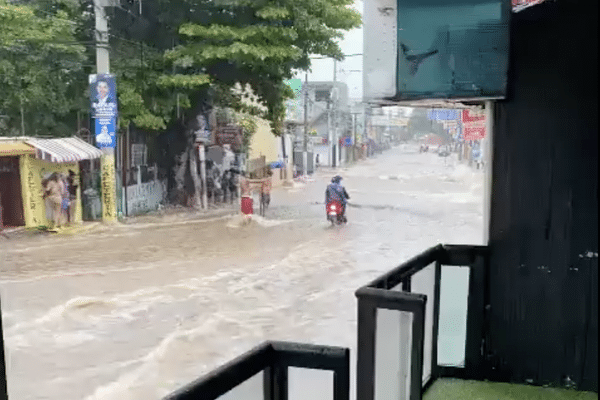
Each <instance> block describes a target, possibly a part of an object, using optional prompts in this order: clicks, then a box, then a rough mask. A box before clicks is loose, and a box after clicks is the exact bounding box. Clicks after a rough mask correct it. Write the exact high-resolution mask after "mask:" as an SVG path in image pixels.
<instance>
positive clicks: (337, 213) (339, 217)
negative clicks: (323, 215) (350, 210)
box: [326, 201, 348, 226]
mask: <svg viewBox="0 0 600 400" xmlns="http://www.w3.org/2000/svg"><path fill="white" fill-rule="evenodd" d="M326 210H327V221H329V222H331V225H332V226H333V225H342V224H345V223H346V222H348V220H347V219H346V217H345V216H344V214H343V211H344V208H343V207H342V203H340V202H339V201H331V202H329V203H327V206H326Z"/></svg>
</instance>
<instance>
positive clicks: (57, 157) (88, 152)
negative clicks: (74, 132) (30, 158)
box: [25, 136, 103, 163]
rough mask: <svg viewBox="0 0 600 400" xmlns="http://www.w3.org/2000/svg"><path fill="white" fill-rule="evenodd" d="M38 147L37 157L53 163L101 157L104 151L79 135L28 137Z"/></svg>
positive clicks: (27, 141)
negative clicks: (49, 137) (45, 137)
mask: <svg viewBox="0 0 600 400" xmlns="http://www.w3.org/2000/svg"><path fill="white" fill-rule="evenodd" d="M25 143H27V144H28V145H30V146H33V147H34V148H35V149H36V157H37V158H38V159H40V160H44V161H48V162H52V163H69V162H78V161H83V160H92V159H95V158H100V157H101V156H102V154H103V153H102V151H101V150H99V149H97V148H96V147H94V146H92V145H91V144H89V143H87V142H85V141H83V140H81V139H80V138H78V137H75V136H74V137H70V138H58V139H38V138H27V140H26V141H25Z"/></svg>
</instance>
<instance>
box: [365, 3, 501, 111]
mask: <svg viewBox="0 0 600 400" xmlns="http://www.w3.org/2000/svg"><path fill="white" fill-rule="evenodd" d="M364 5H365V8H364V15H363V22H364V25H363V32H364V33H363V35H364V38H363V43H364V49H363V54H364V56H363V57H364V61H363V87H364V97H365V101H369V102H375V103H382V104H385V103H386V102H392V103H396V104H398V103H402V102H406V103H412V102H415V101H420V100H453V99H454V100H461V101H467V100H481V99H498V98H504V97H505V96H506V87H507V79H508V74H507V72H508V50H509V18H510V14H511V3H510V2H509V1H506V0H457V1H452V2H448V1H447V0H427V1H424V0H371V1H368V2H365V4H364ZM375 44H377V45H375Z"/></svg>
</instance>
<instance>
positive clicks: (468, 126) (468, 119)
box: [461, 110, 485, 140]
mask: <svg viewBox="0 0 600 400" xmlns="http://www.w3.org/2000/svg"><path fill="white" fill-rule="evenodd" d="M461 119H462V123H463V127H462V129H463V139H464V140H481V139H483V138H485V114H484V113H483V112H474V111H472V110H463V112H462V115H461Z"/></svg>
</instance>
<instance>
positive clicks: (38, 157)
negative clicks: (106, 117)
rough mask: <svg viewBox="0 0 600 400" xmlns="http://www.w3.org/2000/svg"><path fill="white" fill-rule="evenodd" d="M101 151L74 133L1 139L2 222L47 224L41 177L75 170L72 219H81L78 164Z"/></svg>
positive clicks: (14, 224) (34, 225)
mask: <svg viewBox="0 0 600 400" xmlns="http://www.w3.org/2000/svg"><path fill="white" fill-rule="evenodd" d="M101 156H102V152H101V151H100V150H98V149H96V148H95V147H94V146H92V145H90V144H88V143H86V142H84V141H83V140H81V139H79V138H77V137H71V138H58V139H38V138H29V137H19V138H10V139H8V138H7V139H4V138H3V139H2V140H0V192H1V193H0V201H1V204H2V209H3V212H2V217H3V222H4V225H5V226H25V227H28V228H35V227H40V226H48V225H49V222H48V212H47V210H48V208H47V205H46V201H45V200H44V198H43V190H42V179H43V178H44V177H46V176H49V175H50V174H52V173H53V172H56V173H59V174H64V175H65V176H67V175H68V174H69V171H73V172H74V173H75V182H77V185H78V189H77V198H76V200H75V209H74V211H75V214H74V219H73V221H74V222H76V223H77V222H81V221H82V202H81V178H80V177H81V168H80V164H81V163H82V162H83V161H85V160H94V159H98V158H100V157H101Z"/></svg>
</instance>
